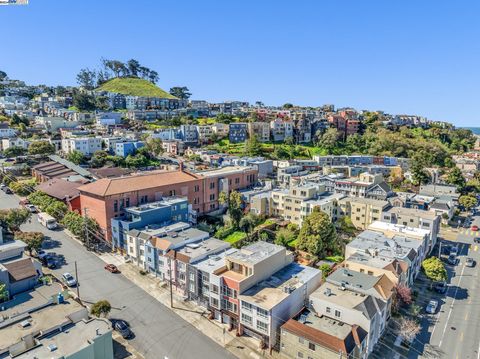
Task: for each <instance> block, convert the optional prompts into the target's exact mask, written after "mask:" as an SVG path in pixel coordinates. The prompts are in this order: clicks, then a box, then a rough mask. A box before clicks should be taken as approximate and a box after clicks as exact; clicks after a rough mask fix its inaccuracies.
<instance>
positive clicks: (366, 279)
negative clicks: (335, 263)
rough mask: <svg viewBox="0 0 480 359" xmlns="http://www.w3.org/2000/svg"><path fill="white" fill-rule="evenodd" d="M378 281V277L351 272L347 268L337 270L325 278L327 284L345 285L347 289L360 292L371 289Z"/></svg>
mask: <svg viewBox="0 0 480 359" xmlns="http://www.w3.org/2000/svg"><path fill="white" fill-rule="evenodd" d="M378 280H379V277H374V276H372V275H368V274H365V273H360V272H356V271H352V270H350V269H348V268H339V269H337V270H336V271H335V272H333V273H331V274H330V275H329V276H328V278H327V282H330V283H332V284H337V285H342V284H345V285H346V287H347V288H350V287H352V288H353V289H359V290H362V291H367V290H369V289H371V288H373V287H374V286H375V284H376V283H377V282H378Z"/></svg>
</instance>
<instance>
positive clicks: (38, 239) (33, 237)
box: [15, 231, 45, 255]
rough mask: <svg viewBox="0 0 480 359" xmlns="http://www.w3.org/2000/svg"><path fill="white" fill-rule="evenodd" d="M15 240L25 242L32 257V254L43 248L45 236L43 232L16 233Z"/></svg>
mask: <svg viewBox="0 0 480 359" xmlns="http://www.w3.org/2000/svg"><path fill="white" fill-rule="evenodd" d="M15 239H16V240H20V241H23V242H25V244H26V245H27V247H26V249H27V251H28V252H29V253H30V255H32V252H33V251H35V252H38V251H39V250H40V249H41V248H42V243H43V240H44V239H45V236H44V235H43V233H42V232H21V231H18V232H15Z"/></svg>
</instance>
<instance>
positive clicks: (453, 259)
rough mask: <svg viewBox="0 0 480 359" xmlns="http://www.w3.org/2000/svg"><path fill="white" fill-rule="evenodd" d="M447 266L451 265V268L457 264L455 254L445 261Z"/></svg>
mask: <svg viewBox="0 0 480 359" xmlns="http://www.w3.org/2000/svg"><path fill="white" fill-rule="evenodd" d="M447 262H448V264H451V265H452V266H454V265H456V264H457V256H456V255H455V254H450V255H449V256H448V259H447Z"/></svg>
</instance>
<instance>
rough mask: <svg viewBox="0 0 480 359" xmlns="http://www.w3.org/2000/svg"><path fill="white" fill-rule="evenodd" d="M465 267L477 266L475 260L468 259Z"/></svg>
mask: <svg viewBox="0 0 480 359" xmlns="http://www.w3.org/2000/svg"><path fill="white" fill-rule="evenodd" d="M465 265H466V266H467V267H474V266H475V260H474V259H473V258H470V257H469V258H467V260H466V261H465Z"/></svg>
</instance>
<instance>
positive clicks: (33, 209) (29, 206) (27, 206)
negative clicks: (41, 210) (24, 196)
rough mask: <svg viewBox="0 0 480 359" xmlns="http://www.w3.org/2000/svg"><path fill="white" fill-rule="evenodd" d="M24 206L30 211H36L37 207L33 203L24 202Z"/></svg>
mask: <svg viewBox="0 0 480 359" xmlns="http://www.w3.org/2000/svg"><path fill="white" fill-rule="evenodd" d="M25 208H26V209H28V210H29V211H30V213H37V208H36V207H35V206H34V205H33V204H26V205H25Z"/></svg>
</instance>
